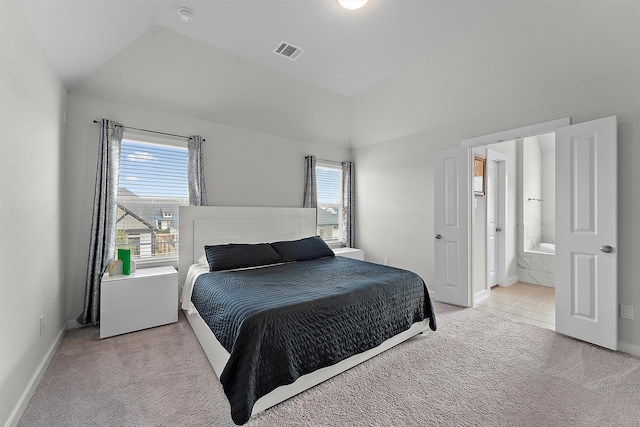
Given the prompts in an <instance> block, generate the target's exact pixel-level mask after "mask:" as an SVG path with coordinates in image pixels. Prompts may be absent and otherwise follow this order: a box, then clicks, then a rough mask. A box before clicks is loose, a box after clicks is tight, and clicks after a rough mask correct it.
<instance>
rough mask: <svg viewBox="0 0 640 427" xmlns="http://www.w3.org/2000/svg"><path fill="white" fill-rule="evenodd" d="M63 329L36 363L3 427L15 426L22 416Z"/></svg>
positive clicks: (45, 370) (53, 353) (57, 345)
mask: <svg viewBox="0 0 640 427" xmlns="http://www.w3.org/2000/svg"><path fill="white" fill-rule="evenodd" d="M65 331H66V325H65V326H63V327H62V329H61V330H60V332H59V333H58V336H57V337H56V339H55V341H54V342H53V344H51V347H49V350H48V351H47V353H46V354H45V356H44V357H43V358H42V361H41V362H40V365H38V369H36V371H35V372H34V373H33V376H32V377H31V380H30V381H29V383H28V384H27V387H26V389H25V390H24V392H23V393H22V396H20V400H18V403H17V404H16V406H15V407H14V408H13V411H12V412H11V415H9V419H8V420H7V423H6V424H5V427H15V426H17V425H18V421H20V418H21V417H22V414H23V413H24V410H25V409H27V405H28V404H29V401H30V400H31V397H32V396H33V393H34V392H35V391H36V388H37V387H38V384H40V380H42V376H43V375H44V373H45V372H47V368H48V367H49V363H51V359H53V356H54V355H55V354H56V351H58V347H60V343H62V338H64V333H65Z"/></svg>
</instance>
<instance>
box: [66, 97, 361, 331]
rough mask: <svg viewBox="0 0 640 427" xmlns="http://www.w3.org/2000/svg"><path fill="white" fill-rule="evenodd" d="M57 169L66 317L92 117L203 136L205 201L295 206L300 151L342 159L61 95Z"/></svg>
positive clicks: (74, 299)
mask: <svg viewBox="0 0 640 427" xmlns="http://www.w3.org/2000/svg"><path fill="white" fill-rule="evenodd" d="M68 117H69V120H68V125H67V132H68V137H67V143H66V146H65V156H66V157H67V158H68V159H69V161H70V164H69V167H67V168H65V173H64V189H63V197H64V202H65V203H64V209H65V212H64V218H65V220H64V229H65V233H66V234H68V236H69V237H68V239H69V241H68V245H67V248H66V257H65V261H66V271H67V275H66V285H67V288H68V289H67V299H66V315H67V318H68V319H75V318H76V317H77V316H78V315H79V314H80V313H81V312H82V304H83V298H84V278H85V274H86V270H87V265H86V263H87V256H88V242H89V232H90V229H91V211H92V207H93V192H94V187H93V186H94V182H95V173H96V162H97V146H98V130H99V126H98V125H96V124H94V123H93V120H94V119H101V118H109V119H111V120H115V121H117V122H120V123H122V124H124V125H125V126H126V125H129V126H134V127H140V128H145V129H153V130H159V131H165V132H170V133H176V134H179V135H193V134H199V135H202V136H203V137H204V138H205V139H206V142H205V145H204V168H205V181H206V186H207V196H208V202H209V205H212V206H285V207H288V206H292V207H295V206H302V198H303V192H304V191H303V177H304V156H305V155H307V154H314V155H316V156H317V157H318V158H321V159H329V160H349V159H350V152H349V150H348V149H346V148H339V147H334V146H331V145H327V144H318V143H314V142H312V141H303V140H294V139H290V138H286V137H281V136H275V135H271V134H267V133H261V132H255V131H250V130H246V129H239V128H235V127H231V126H225V125H222V124H219V123H214V122H210V121H204V120H199V119H194V118H191V117H186V116H180V115H177V114H174V113H167V112H163V111H158V110H153V109H149V108H143V107H136V106H132V105H125V104H121V103H117V102H112V101H106V100H103V99H98V98H94V97H87V96H81V95H77V94H73V93H71V94H70V95H69V100H68Z"/></svg>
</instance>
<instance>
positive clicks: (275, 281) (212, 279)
mask: <svg viewBox="0 0 640 427" xmlns="http://www.w3.org/2000/svg"><path fill="white" fill-rule="evenodd" d="M191 299H192V302H193V304H194V305H195V306H196V308H197V309H198V311H199V312H200V315H201V316H202V318H203V319H204V320H205V322H206V323H207V324H208V325H209V327H210V328H211V330H212V331H213V333H214V334H215V336H216V337H217V338H218V340H219V341H220V343H221V344H222V345H223V346H224V347H225V348H226V349H227V351H228V352H229V353H230V355H231V356H230V359H229V362H228V363H227V365H226V366H225V368H224V370H223V372H222V375H221V377H220V381H221V383H222V385H223V387H224V391H225V394H226V395H227V398H228V399H229V402H230V404H231V417H232V419H233V421H234V422H235V423H236V424H244V423H245V422H247V421H248V420H249V417H250V416H251V411H252V408H253V405H254V403H255V402H256V401H257V400H258V399H259V398H260V397H262V396H264V395H266V394H267V393H269V392H270V391H272V390H274V389H275V388H277V387H279V386H281V385H285V384H291V383H293V382H294V381H295V380H296V379H297V378H298V377H300V376H302V375H305V374H308V373H310V372H313V371H315V370H317V369H319V368H322V367H326V366H330V365H333V364H335V363H337V362H340V361H341V360H344V359H347V358H349V357H350V356H353V355H354V354H358V353H361V352H363V351H366V350H368V349H370V348H373V347H376V346H378V345H379V344H381V343H382V342H384V341H385V340H386V339H388V338H390V337H392V336H394V335H396V334H398V333H400V332H403V331H405V330H407V329H409V328H410V327H411V325H412V324H413V323H415V322H420V321H422V320H424V319H427V318H428V319H429V326H430V327H431V329H432V330H434V331H435V329H436V321H435V316H434V312H433V308H432V306H431V301H430V299H429V294H428V293H427V289H426V287H425V286H424V282H423V281H422V279H421V278H420V276H418V275H417V274H415V273H412V272H410V271H406V270H401V269H397V268H393V267H387V266H382V265H378V264H372V263H368V262H363V261H358V260H354V259H349V258H344V257H327V258H321V259H316V260H310V261H301V262H293V263H287V264H282V265H277V266H272V267H267V268H260V269H254V270H243V271H226V272H211V273H207V274H203V275H201V276H200V277H199V278H198V279H197V281H196V283H195V285H194V289H193V295H192V298H191Z"/></svg>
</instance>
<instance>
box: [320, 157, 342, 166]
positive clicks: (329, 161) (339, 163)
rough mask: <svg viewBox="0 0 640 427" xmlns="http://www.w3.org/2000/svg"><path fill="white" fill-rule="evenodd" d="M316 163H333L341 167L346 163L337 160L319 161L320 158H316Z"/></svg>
mask: <svg viewBox="0 0 640 427" xmlns="http://www.w3.org/2000/svg"><path fill="white" fill-rule="evenodd" d="M316 161H318V162H322V163H333V164H334V165H341V164H343V163H344V162H337V161H335V160H326V159H318V158H316Z"/></svg>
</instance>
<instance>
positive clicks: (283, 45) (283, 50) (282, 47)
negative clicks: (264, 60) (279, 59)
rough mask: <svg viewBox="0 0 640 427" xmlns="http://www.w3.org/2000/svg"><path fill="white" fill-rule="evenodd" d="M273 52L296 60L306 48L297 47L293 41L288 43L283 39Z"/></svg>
mask: <svg viewBox="0 0 640 427" xmlns="http://www.w3.org/2000/svg"><path fill="white" fill-rule="evenodd" d="M273 53H275V54H278V55H281V56H285V57H287V58H289V59H290V60H292V61H295V60H296V59H298V57H299V56H300V55H302V54H303V53H304V49H300V48H299V47H296V46H294V45H292V44H291V43H287V42H286V41H284V40H283V41H281V42H280V43H278V45H277V46H276V48H275V49H273Z"/></svg>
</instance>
